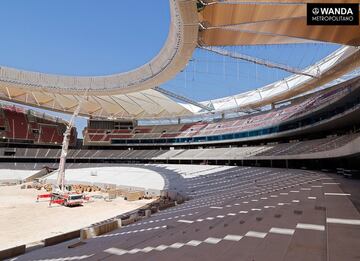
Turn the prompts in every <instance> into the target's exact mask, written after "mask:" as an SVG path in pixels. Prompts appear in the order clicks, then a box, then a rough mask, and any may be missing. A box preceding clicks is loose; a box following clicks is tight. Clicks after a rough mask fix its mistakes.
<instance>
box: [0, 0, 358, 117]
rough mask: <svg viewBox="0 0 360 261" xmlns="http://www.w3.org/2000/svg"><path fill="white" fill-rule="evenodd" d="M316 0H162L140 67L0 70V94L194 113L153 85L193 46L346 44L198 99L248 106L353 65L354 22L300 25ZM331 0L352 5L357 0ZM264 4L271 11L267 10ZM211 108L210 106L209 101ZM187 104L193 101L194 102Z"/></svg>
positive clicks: (90, 112) (105, 113)
mask: <svg viewBox="0 0 360 261" xmlns="http://www.w3.org/2000/svg"><path fill="white" fill-rule="evenodd" d="M310 2H317V3H318V2H326V1H322V0H316V1H312V0H308V1H298V0H257V1H248V0H219V1H213V0H202V1H200V0H199V1H196V0H170V12H171V24H170V29H169V34H168V38H167V41H166V43H165V45H164V47H163V48H162V49H161V51H160V52H159V54H158V55H157V56H156V57H154V58H153V59H152V60H151V61H150V62H148V63H146V64H144V65H143V66H141V67H139V68H137V69H135V70H132V71H129V72H124V73H118V74H114V75H108V76H97V77H76V76H74V77H71V76H61V75H50V74H44V73H39V72H29V71H23V70H17V69H14V68H7V67H0V99H3V100H8V101H12V102H16V103H22V104H27V105H30V106H35V107H40V108H44V109H49V110H54V111H61V112H66V113H72V112H73V111H74V110H75V109H76V107H77V106H78V103H79V102H80V101H83V102H82V107H81V111H80V114H82V115H85V116H92V117H106V118H111V117H113V118H136V119H138V118H142V119H146V118H163V117H166V118H168V117H182V116H190V115H193V114H196V113H199V111H200V110H199V109H194V104H193V105H190V104H187V105H184V104H180V103H177V102H175V101H174V100H173V99H171V98H169V97H170V96H169V95H166V93H165V94H164V92H160V91H159V89H156V87H158V86H160V85H161V84H163V83H165V82H167V81H169V80H170V79H172V78H173V77H174V76H175V75H176V74H177V73H179V72H180V71H181V70H182V69H184V67H185V66H186V64H187V63H188V61H189V60H190V58H191V57H192V54H193V52H194V50H195V48H196V47H199V46H201V47H204V46H205V47H213V46H226V45H229V46H234V45H263V44H292V43H313V42H318V41H320V42H329V43H338V44H342V45H346V47H343V48H341V49H339V50H338V51H336V52H335V53H333V54H331V55H329V56H328V57H326V58H324V59H323V60H321V61H319V62H318V63H316V64H315V65H313V66H310V67H309V68H307V69H305V71H306V73H309V74H311V75H315V77H310V76H306V75H304V74H301V75H299V74H296V75H293V76H290V77H288V78H286V79H284V80H282V81H279V82H276V83H273V84H270V85H268V86H265V87H263V88H261V89H257V90H255V91H252V92H248V93H244V94H239V95H236V96H231V97H225V98H221V99H218V100H213V101H208V102H202V103H201V104H200V106H201V105H205V106H209V107H211V108H213V109H214V110H215V111H216V110H224V109H229V108H235V107H245V106H246V107H256V106H261V105H264V104H269V103H272V102H276V101H280V100H282V99H286V98H289V97H292V96H294V95H298V94H301V93H302V92H306V91H309V90H311V89H314V88H316V87H318V86H320V85H322V84H325V83H327V82H330V81H331V80H333V79H335V78H336V77H340V76H341V75H343V74H345V73H347V72H350V71H352V70H354V69H356V68H357V67H358V66H359V61H360V50H359V49H358V48H357V47H355V46H359V45H360V27H359V26H342V27H340V26H307V24H306V3H310ZM337 2H347V3H351V2H352V3H358V0H343V1H337ZM269 8H271V12H269ZM210 105H211V106H210ZM195 107H198V106H196V103H195Z"/></svg>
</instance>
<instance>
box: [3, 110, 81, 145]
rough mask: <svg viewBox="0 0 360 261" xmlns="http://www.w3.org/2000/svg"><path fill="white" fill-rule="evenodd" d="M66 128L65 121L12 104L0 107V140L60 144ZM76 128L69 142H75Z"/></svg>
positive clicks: (72, 143)
mask: <svg viewBox="0 0 360 261" xmlns="http://www.w3.org/2000/svg"><path fill="white" fill-rule="evenodd" d="M65 130H66V124H65V121H63V120H61V119H59V118H53V117H50V116H48V115H45V114H39V113H36V112H34V111H32V110H25V109H22V108H21V107H18V106H14V105H11V106H9V105H2V106H1V108H0V137H1V138H0V142H6V143H29V144H43V145H60V144H61V143H62V140H63V133H64V132H65ZM76 136H77V134H76V129H75V128H73V130H72V133H71V140H70V144H71V145H74V144H75V143H76Z"/></svg>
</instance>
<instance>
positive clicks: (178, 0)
mask: <svg viewBox="0 0 360 261" xmlns="http://www.w3.org/2000/svg"><path fill="white" fill-rule="evenodd" d="M169 2H170V13H171V22H170V29H169V34H168V37H167V40H166V43H165V45H164V46H163V48H162V49H161V51H160V52H159V53H158V55H157V56H155V57H154V58H153V59H152V60H151V61H150V62H148V63H147V64H145V65H143V66H141V67H139V68H137V69H135V70H132V71H128V72H124V73H118V74H113V75H108V76H94V77H77V76H62V75H53V74H45V73H40V72H31V71H23V70H18V69H14V68H8V67H0V85H6V86H8V87H16V88H23V89H26V90H29V91H39V90H41V91H42V92H49V93H61V94H81V93H84V91H87V92H88V94H89V95H101V94H104V93H106V94H124V93H130V92H135V91H140V90H145V89H150V88H152V87H155V86H158V85H160V84H161V83H163V82H166V81H168V80H170V79H171V78H173V77H174V76H175V75H176V74H177V73H178V72H179V71H181V70H182V69H183V68H184V67H185V65H186V64H187V62H188V61H189V59H190V58H191V56H192V53H193V51H194V49H195V47H196V45H197V40H198V15H197V9H196V0H169Z"/></svg>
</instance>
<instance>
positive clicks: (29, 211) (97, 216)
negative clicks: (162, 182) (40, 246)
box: [0, 185, 153, 250]
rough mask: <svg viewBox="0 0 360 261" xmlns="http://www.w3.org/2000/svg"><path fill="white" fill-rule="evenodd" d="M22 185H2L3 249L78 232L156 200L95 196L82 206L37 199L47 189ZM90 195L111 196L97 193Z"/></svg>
mask: <svg viewBox="0 0 360 261" xmlns="http://www.w3.org/2000/svg"><path fill="white" fill-rule="evenodd" d="M20 187H21V186H20V185H16V186H1V187H0V250H3V249H7V248H10V247H14V246H18V245H22V244H30V243H33V242H36V241H41V240H43V239H45V238H48V237H52V236H55V235H59V234H62V233H66V232H70V231H74V230H77V229H80V228H83V227H86V226H89V225H91V224H93V223H96V222H100V221H103V220H105V219H108V218H112V217H114V216H117V215H119V214H122V213H126V212H129V211H131V210H134V209H137V208H139V207H141V206H143V205H146V204H148V203H150V202H152V201H153V200H145V199H142V200H138V201H133V202H129V201H126V200H124V199H123V198H121V197H118V198H116V199H113V200H111V201H105V200H104V199H95V200H94V201H93V202H89V203H85V204H83V206H79V207H72V208H69V207H64V206H60V205H56V204H55V205H52V206H51V207H49V201H48V200H40V201H39V202H36V197H37V195H38V194H41V193H46V191H45V190H41V191H39V190H36V189H21V188H20ZM89 194H90V195H91V194H92V195H102V196H104V197H105V196H107V194H106V193H102V192H93V193H89Z"/></svg>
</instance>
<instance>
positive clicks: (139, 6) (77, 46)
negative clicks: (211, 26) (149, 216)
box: [0, 0, 337, 130]
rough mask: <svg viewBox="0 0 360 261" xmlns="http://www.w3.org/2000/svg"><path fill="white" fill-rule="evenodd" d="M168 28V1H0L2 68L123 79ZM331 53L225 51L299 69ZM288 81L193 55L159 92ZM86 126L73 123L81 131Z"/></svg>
mask: <svg viewBox="0 0 360 261" xmlns="http://www.w3.org/2000/svg"><path fill="white" fill-rule="evenodd" d="M169 22H170V17H169V4H168V1H167V0H153V1H149V0H138V1H134V0H107V1H100V0H76V1H74V0H61V1H60V0H53V1H48V0H37V1H29V0H2V1H1V8H0V29H1V40H0V64H1V65H4V66H9V67H16V68H21V69H26V70H33V71H42V72H47V73H56V74H65V75H105V74H112V73H116V72H123V71H127V70H131V69H134V68H136V67H137V66H140V65H142V64H144V63H145V62H147V61H149V60H150V59H151V58H153V57H154V56H155V55H156V54H157V53H158V51H159V50H160V49H161V47H162V46H163V44H164V42H165V41H166V37H167V33H168V28H169ZM336 48H337V46H336V45H324V44H307V45H286V46H240V47H230V49H231V50H233V51H236V52H241V53H244V54H248V55H252V56H256V57H259V58H263V59H270V60H272V61H276V62H280V63H285V64H289V65H291V66H294V67H298V68H304V67H306V66H307V65H309V64H311V63H313V62H314V61H316V60H318V59H321V58H322V57H324V56H326V55H327V54H329V53H330V52H332V51H333V50H335V49H336ZM287 75H288V74H287V73H285V72H282V71H279V70H274V69H268V68H264V67H262V66H258V65H253V64H249V63H247V62H242V61H239V62H238V61H234V60H232V59H230V58H223V57H220V56H218V55H214V54H210V53H207V52H206V51H201V50H197V51H196V52H195V53H194V57H193V59H192V60H191V61H190V62H189V64H188V66H187V68H185V69H184V71H183V72H182V73H179V75H177V76H176V77H175V79H173V80H171V81H170V82H168V83H165V84H164V85H163V86H162V87H164V88H166V89H169V90H171V91H174V92H177V93H180V94H183V95H185V96H188V97H190V98H192V99H195V100H198V101H201V100H208V99H214V98H218V97H223V96H227V95H232V94H236V93H240V92H243V91H247V90H251V89H254V88H258V87H261V86H264V85H265V84H268V83H271V82H273V81H276V80H278V79H281V78H283V77H286V76H287ZM50 114H53V115H54V113H50ZM84 124H85V121H84V120H78V121H77V126H78V127H79V128H80V130H81V129H82V128H83V126H84Z"/></svg>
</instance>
